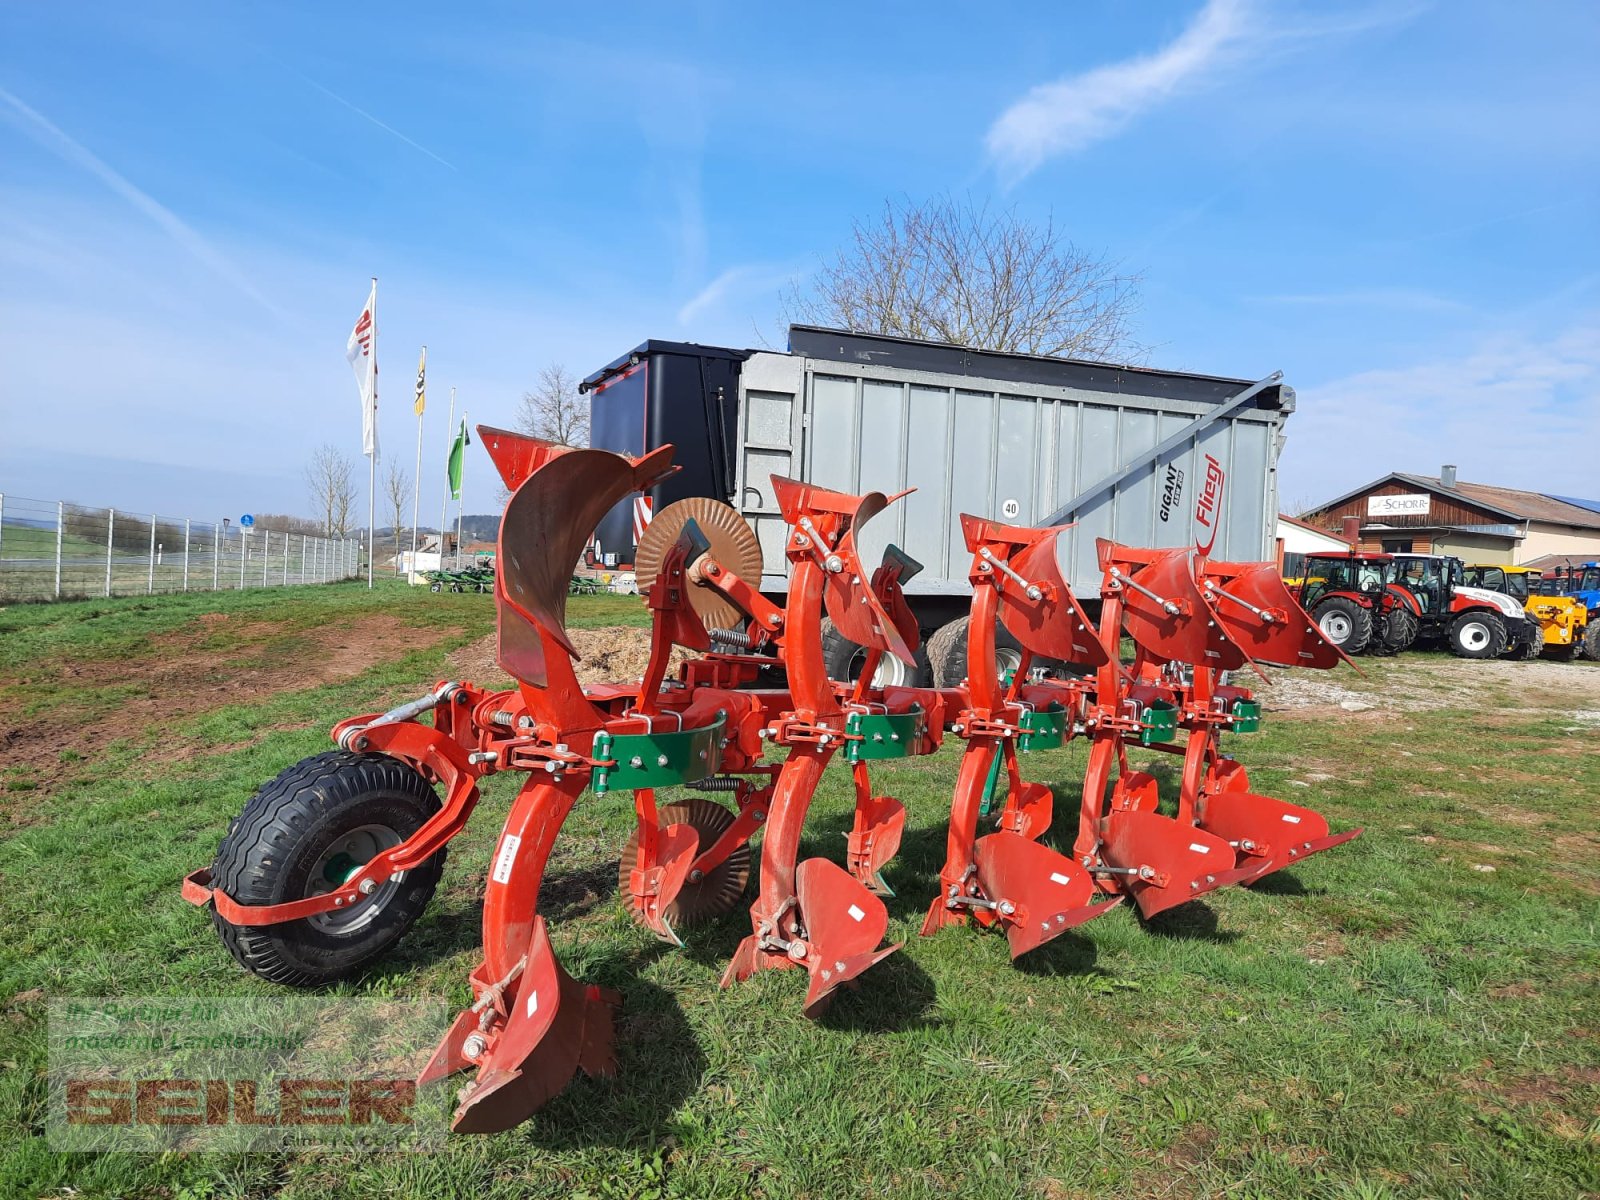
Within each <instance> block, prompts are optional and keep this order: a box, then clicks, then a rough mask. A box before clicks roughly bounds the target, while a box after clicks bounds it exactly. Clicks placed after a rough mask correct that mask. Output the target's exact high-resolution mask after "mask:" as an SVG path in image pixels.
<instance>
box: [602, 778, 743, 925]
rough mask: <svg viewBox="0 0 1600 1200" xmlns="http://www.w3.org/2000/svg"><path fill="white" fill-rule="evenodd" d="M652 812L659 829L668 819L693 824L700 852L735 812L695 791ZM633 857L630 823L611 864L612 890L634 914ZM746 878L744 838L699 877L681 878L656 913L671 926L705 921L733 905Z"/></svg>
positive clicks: (636, 858) (636, 852) (635, 834)
mask: <svg viewBox="0 0 1600 1200" xmlns="http://www.w3.org/2000/svg"><path fill="white" fill-rule="evenodd" d="M656 816H657V819H659V820H660V822H661V826H662V828H663V829H664V828H666V827H667V826H668V825H678V824H688V825H691V826H693V827H694V830H695V832H696V833H698V834H699V835H700V850H701V852H704V851H706V850H709V849H710V848H711V846H712V843H714V842H715V841H716V840H717V839H718V838H719V837H721V836H722V835H723V833H724V832H726V830H727V828H728V826H730V825H732V824H733V822H734V816H735V814H734V813H733V812H731V811H730V810H728V809H726V808H724V807H723V806H722V805H720V804H718V803H716V802H715V801H713V800H705V799H701V798H700V797H698V796H697V797H694V798H693V799H690V800H687V801H684V802H682V803H680V804H669V805H667V806H666V807H665V808H662V809H659V810H658V811H657V814H656ZM638 863H639V830H638V827H637V826H635V827H634V831H633V833H632V835H631V836H629V838H628V844H627V845H626V846H624V847H623V848H622V861H621V862H620V863H618V864H617V891H618V892H619V893H621V895H622V897H623V902H624V903H626V904H627V905H628V911H629V912H631V913H632V914H633V915H634V917H635V919H638V918H639V913H638V910H637V909H636V907H635V906H634V904H633V901H632V898H631V896H630V895H629V890H630V889H629V876H631V875H632V874H633V869H634V868H635V867H636V866H637V865H638ZM749 882H750V843H749V842H745V843H744V844H743V845H741V846H739V847H738V848H737V849H735V850H734V852H733V853H732V854H730V855H728V857H727V858H725V859H723V860H722V861H721V862H720V863H718V864H717V865H716V866H715V867H713V868H711V870H710V871H708V872H707V873H706V876H705V878H704V879H699V880H695V881H692V882H689V883H685V884H684V885H683V890H682V891H680V892H679V893H678V895H677V898H676V899H675V900H673V902H672V903H671V904H669V905H667V910H666V912H665V913H663V914H662V915H663V916H665V917H666V918H667V923H668V924H670V925H671V926H672V927H673V928H674V929H684V928H687V927H688V926H691V925H698V924H700V923H701V922H703V921H710V920H712V919H713V918H716V917H720V916H721V915H722V914H723V913H725V912H731V911H732V910H733V906H734V905H735V904H737V903H738V902H739V897H740V896H742V895H744V889H745V886H746V885H747V884H748V883H749Z"/></svg>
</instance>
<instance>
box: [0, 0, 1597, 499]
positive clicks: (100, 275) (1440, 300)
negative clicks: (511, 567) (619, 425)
mask: <svg viewBox="0 0 1600 1200" xmlns="http://www.w3.org/2000/svg"><path fill="white" fill-rule="evenodd" d="M465 7H466V6H463V8H465ZM1597 61H1600V8H1597V7H1596V6H1595V5H1594V4H1593V3H1592V0H1567V2H1563V0H1548V2H1542V3H1537V4H1532V5H1510V4H1505V3H1503V0H1451V2H1448V3H1446V2H1443V0H1439V2H1436V3H1432V4H1430V3H1425V2H1421V0H1419V2H1416V3H1410V2H1408V0H1384V2H1372V3H1367V2H1364V0H1363V2H1361V3H1354V4H1350V5H1344V6H1341V5H1336V4H1326V3H1319V4H1312V3H1291V2H1289V0H1209V2H1200V0H1183V2H1178V0H1173V2H1171V3H1165V2H1156V0H1150V2H1145V3H1135V2H1133V0H1078V2H1074V3H1062V2H1060V0H1056V2H1054V3H1013V4H1005V5H991V6H971V5H954V4H938V3H935V4H926V3H924V4H911V3H905V2H896V3H883V4H877V5H863V4H851V5H835V4H830V3H821V2H818V3H814V4H812V5H809V6H800V7H795V6H790V7H788V8H783V9H773V8H770V7H763V6H751V5H734V4H731V3H700V4H691V5H660V4H649V5H646V4H638V5H632V4H623V3H617V4H612V5H606V6H582V5H543V4H515V5H513V4H500V5H479V6H471V9H470V11H467V12H465V13H463V14H458V13H456V12H452V11H450V9H449V8H448V7H446V8H441V7H439V6H437V5H422V4H410V3H391V4H388V5H382V6H364V7H363V6H353V7H352V6H328V5H311V4H299V5H296V4H275V5H270V6H269V5H253V6H244V5H215V4H199V3H157V4H152V5H127V4H115V5H113V4H103V3H93V2H78V3H73V4H53V5H46V4H39V3H34V4H22V3H12V4H8V5H6V6H4V8H3V9H0V491H5V492H8V493H12V494H19V495H25V496H35V497H41V498H46V499H54V498H56V497H64V498H67V499H72V500H76V501H79V502H83V503H90V504H108V503H109V504H115V505H118V506H119V507H125V508H129V509H135V510H150V509H154V510H156V511H165V512H170V513H174V514H184V515H191V516H194V517H204V516H212V515H219V516H220V515H234V514H238V513H241V512H245V511H284V510H287V511H304V510H306V508H307V507H308V506H307V504H306V501H305V497H304V491H305V489H304V486H303V483H302V479H301V473H302V467H303V464H304V463H305V461H306V460H307V458H308V457H309V456H310V453H311V452H312V450H313V449H314V448H315V447H316V446H317V445H319V444H320V443H322V442H324V441H335V442H338V443H340V444H342V445H344V446H345V447H347V448H348V449H349V450H350V451H351V452H352V454H354V453H357V452H358V451H359V438H360V421H359V412H358V405H357V401H356V391H355V385H354V382H353V380H352V378H351V374H350V371H349V369H348V367H347V366H346V364H345V361H344V342H345V338H346V336H347V334H348V332H349V328H350V326H351V324H352V323H353V321H354V319H355V317H356V315H357V314H358V313H359V311H360V307H361V304H362V302H363V300H364V299H365V295H366V291H367V286H368V284H367V279H368V277H369V276H371V275H377V276H379V278H380V302H379V330H380V343H379V353H380V360H381V363H382V368H383V370H382V380H383V387H382V395H383V396H384V399H385V403H384V406H383V412H382V418H383V420H382V427H383V441H384V445H385V449H386V453H388V454H392V455H395V456H397V457H399V458H400V459H401V461H403V462H404V463H406V464H409V463H410V462H411V455H412V447H413V439H414V434H415V426H414V423H413V418H412V417H411V416H410V409H409V404H408V398H409V391H410V386H411V378H412V372H413V371H414V368H415V361H416V354H417V349H418V347H419V346H420V345H421V344H422V343H424V342H426V343H427V345H428V348H429V349H428V354H429V367H430V370H429V379H430V385H431V387H430V391H431V402H430V407H429V410H428V416H427V422H428V428H427V438H428V444H429V449H428V454H429V457H430V458H431V459H438V458H440V457H441V456H442V445H443V440H444V431H445V409H446V404H447V399H448V388H449V386H450V385H451V384H455V385H456V386H457V387H458V389H459V396H460V402H461V404H463V405H464V406H465V407H466V408H467V409H468V411H469V413H470V416H471V418H472V420H473V421H474V422H477V421H480V420H481V421H486V422H489V423H496V422H500V423H504V422H508V421H509V420H510V418H511V415H512V411H513V408H514V405H515V402H516V399H517V397H518V396H519V395H520V393H521V392H522V391H523V390H524V389H525V388H527V387H529V386H531V384H532V382H533V380H534V378H535V376H536V374H537V372H538V370H539V368H540V367H541V366H543V365H545V364H547V363H550V362H556V361H559V362H563V363H565V364H566V365H567V366H569V367H570V368H572V369H573V370H575V371H577V372H578V373H580V374H582V373H587V372H588V371H589V370H592V369H593V368H594V367H596V366H598V365H600V364H601V363H603V362H605V361H607V360H609V359H610V358H612V357H614V356H615V355H616V354H618V353H620V352H622V351H624V350H626V349H627V348H629V347H630V346H632V345H634V344H636V343H637V342H639V341H641V340H643V339H644V338H646V337H668V338H684V339H689V340H695V341H703V342H725V343H731V344H739V345H752V344H758V343H759V342H760V340H761V339H765V340H766V341H767V342H768V343H770V344H774V345H781V344H782V342H783V324H782V320H781V309H780V304H779V293H780V292H781V290H782V289H783V287H784V286H785V284H786V283H787V282H788V281H790V280H795V279H798V280H800V281H802V283H803V281H804V279H805V277H806V275H807V273H808V272H809V271H810V270H812V269H813V268H814V266H815V265H816V263H817V262H818V260H819V259H820V258H821V257H822V256H823V255H825V254H827V253H828V252H829V251H830V250H831V249H832V248H834V247H835V246H837V245H839V244H840V243H842V242H843V241H844V240H845V238H846V237H847V236H848V234H849V228H850V223H851V221H852V219H854V218H857V217H860V216H865V215H870V214H872V213H874V212H875V211H877V210H878V209H879V208H880V207H881V206H882V204H883V202H884V201H885V199H886V198H890V197H910V198H912V199H920V198H923V197H926V196H928V195H931V194H935V193H940V192H951V193H954V194H956V195H960V196H970V197H971V198H972V199H974V200H975V201H978V202H984V201H989V202H992V203H994V204H997V205H1001V206H1013V205H1014V206H1016V207H1017V208H1018V209H1019V210H1020V211H1021V212H1023V213H1024V214H1027V215H1029V216H1035V217H1043V216H1046V215H1053V217H1054V219H1055V220H1056V222H1057V223H1058V224H1059V225H1061V226H1062V227H1064V228H1065V229H1066V230H1067V231H1068V232H1069V233H1070V235H1071V236H1072V237H1073V238H1074V240H1076V241H1077V242H1078V243H1079V244H1081V245H1083V246H1085V247H1089V248H1092V249H1094V250H1097V251H1100V252H1103V253H1105V254H1107V255H1109V256H1110V257H1112V258H1114V259H1116V260H1119V261H1120V262H1121V263H1123V264H1124V266H1125V267H1126V268H1127V269H1129V270H1134V271H1137V272H1140V273H1141V274H1142V275H1143V277H1144V283H1143V287H1142V297H1143V302H1142V310H1141V312H1140V314H1139V318H1138V322H1137V328H1136V333H1137V336H1138V337H1139V339H1140V340H1141V341H1142V342H1143V343H1145V344H1146V345H1148V346H1150V347H1151V349H1150V351H1149V354H1148V359H1149V361H1150V362H1151V363H1152V364H1154V365H1159V366H1170V367H1176V368H1185V369H1192V370H1198V371H1209V372H1216V373H1219V374H1227V375H1238V376H1251V377H1255V376H1260V375H1264V374H1266V373H1267V372H1269V371H1271V370H1275V369H1281V370H1283V371H1284V372H1285V375H1286V377H1287V378H1288V379H1289V381H1290V382H1292V383H1294V384H1295V385H1296V387H1297V388H1298V390H1299V394H1300V411H1299V413H1298V414H1297V415H1296V416H1295V417H1294V418H1293V420H1292V421H1291V422H1290V424H1289V427H1288V432H1289V442H1288V447H1287V449H1286V451H1285V456H1284V460H1283V467H1284V474H1283V480H1282V491H1283V497H1284V500H1285V503H1286V504H1291V503H1294V502H1299V501H1304V502H1310V501H1315V500H1319V499H1325V498H1327V497H1330V496H1332V495H1333V494H1335V493H1337V492H1339V491H1341V490H1344V489H1346V488H1348V487H1353V486H1355V485H1356V484H1359V483H1361V482H1363V481H1364V480H1366V479H1367V478H1370V477H1373V476H1376V475H1378V474H1380V473H1382V472H1384V471H1386V470H1389V469H1404V470H1413V471H1423V472H1433V471H1435V470H1436V469H1437V467H1438V465H1439V464H1440V463H1441V462H1455V463H1457V464H1458V465H1459V467H1460V472H1461V477H1462V478H1463V479H1469V480H1478V481H1485V482H1494V483H1500V484H1505V485H1509V486H1520V487H1529V488H1548V489H1549V490H1552V491H1556V492H1565V493H1568V494H1579V495H1589V496H1593V495H1596V494H1600V453H1597V449H1600V141H1597V135H1596V114H1597V113H1600V71H1596V70H1595V67H1594V64H1595V62H1597ZM474 465H475V466H476V468H477V471H476V482H477V485H478V486H477V495H476V497H474V496H473V494H472V491H473V486H474V479H473V477H472V476H471V475H469V479H468V507H469V508H471V509H474V510H484V511H486V510H489V509H491V508H492V507H493V488H492V487H491V485H490V484H489V482H488V479H487V475H488V466H487V463H486V462H484V461H483V460H482V459H479V460H477V462H476V463H475V464H474ZM469 469H470V468H469ZM437 473H438V472H437V471H435V470H433V469H432V468H431V467H430V468H427V469H425V476H427V477H428V478H426V479H425V490H424V510H425V511H426V510H427V509H428V507H429V505H430V503H434V502H436V498H437V494H438V493H437V486H438V484H437V482H436V480H435V479H433V478H432V476H435V475H437Z"/></svg>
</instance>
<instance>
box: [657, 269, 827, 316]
mask: <svg viewBox="0 0 1600 1200" xmlns="http://www.w3.org/2000/svg"><path fill="white" fill-rule="evenodd" d="M797 274H799V272H798V271H797V270H795V269H793V268H786V267H779V266H774V265H772V264H771V263H745V264H742V265H740V266H737V267H729V268H728V269H727V270H726V271H723V272H722V273H721V274H720V275H718V276H717V277H716V278H715V279H713V280H712V281H711V282H710V283H708V284H706V285H705V287H703V288H701V289H700V290H699V291H698V292H696V293H695V294H694V295H693V296H692V297H691V298H690V299H689V300H688V302H687V303H685V304H684V306H683V307H682V308H680V309H679V310H678V324H680V325H688V324H691V323H692V322H694V321H695V320H697V319H699V318H703V317H705V316H706V315H708V314H716V313H719V312H722V310H724V309H726V308H728V307H729V306H731V305H735V304H738V303H741V302H742V303H743V304H744V306H745V307H746V308H749V307H752V305H751V302H752V301H756V300H757V299H758V298H759V299H760V300H761V303H760V304H759V305H757V306H755V307H758V308H759V309H760V311H759V312H752V313H748V314H734V315H748V316H750V317H751V318H752V319H754V318H757V317H766V316H770V315H771V314H772V313H774V312H776V311H777V309H778V292H779V290H780V289H781V288H782V287H783V285H784V284H786V283H788V282H789V281H790V280H792V279H793V278H794V277H795V276H796V275H797Z"/></svg>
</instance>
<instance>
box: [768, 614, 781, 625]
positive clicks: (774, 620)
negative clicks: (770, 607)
mask: <svg viewBox="0 0 1600 1200" xmlns="http://www.w3.org/2000/svg"><path fill="white" fill-rule="evenodd" d="M779 620H780V618H779V616H778V614H777V613H769V614H768V615H767V624H768V625H771V626H773V627H774V628H776V627H777V625H778V621H779Z"/></svg>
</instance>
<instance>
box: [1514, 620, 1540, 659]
mask: <svg viewBox="0 0 1600 1200" xmlns="http://www.w3.org/2000/svg"><path fill="white" fill-rule="evenodd" d="M1543 650H1544V626H1543V625H1540V624H1539V622H1537V621H1535V622H1534V623H1533V633H1532V635H1531V636H1529V637H1524V638H1523V639H1522V640H1521V641H1520V642H1518V643H1517V644H1516V645H1515V646H1513V647H1512V648H1511V650H1510V652H1509V653H1508V654H1507V656H1506V657H1508V658H1514V659H1516V660H1517V661H1518V662H1531V661H1532V660H1533V659H1536V658H1538V657H1539V654H1540V652H1541V651H1543Z"/></svg>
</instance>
